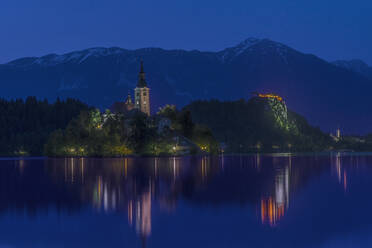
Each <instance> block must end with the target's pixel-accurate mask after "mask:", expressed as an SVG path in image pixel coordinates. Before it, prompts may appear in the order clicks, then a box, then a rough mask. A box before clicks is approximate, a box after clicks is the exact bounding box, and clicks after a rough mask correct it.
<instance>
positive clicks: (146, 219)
mask: <svg viewBox="0 0 372 248" xmlns="http://www.w3.org/2000/svg"><path fill="white" fill-rule="evenodd" d="M135 212H136V231H137V233H138V234H140V236H141V237H142V238H146V237H148V236H150V234H151V191H149V192H146V193H144V194H143V195H142V196H141V197H140V199H139V200H138V201H137V202H136V210H135Z"/></svg>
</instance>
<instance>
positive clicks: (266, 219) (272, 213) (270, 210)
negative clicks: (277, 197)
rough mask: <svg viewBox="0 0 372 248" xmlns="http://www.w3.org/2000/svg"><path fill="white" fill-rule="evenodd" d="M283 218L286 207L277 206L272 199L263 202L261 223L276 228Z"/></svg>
mask: <svg viewBox="0 0 372 248" xmlns="http://www.w3.org/2000/svg"><path fill="white" fill-rule="evenodd" d="M283 216H284V205H277V203H276V202H275V201H274V200H273V198H272V197H269V198H266V199H262V200H261V221H262V223H263V224H266V223H267V224H269V225H270V226H274V225H276V223H277V221H278V220H279V219H280V218H281V217H283Z"/></svg>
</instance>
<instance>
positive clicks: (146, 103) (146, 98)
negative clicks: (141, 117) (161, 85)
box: [134, 61, 150, 116]
mask: <svg viewBox="0 0 372 248" xmlns="http://www.w3.org/2000/svg"><path fill="white" fill-rule="evenodd" d="M134 94H135V95H134V99H135V103H134V106H135V108H136V109H138V110H140V111H141V112H143V113H145V114H147V115H148V116H150V89H149V88H148V87H147V82H146V79H145V72H144V70H143V61H141V69H140V73H139V76H138V82H137V87H136V88H135V89H134Z"/></svg>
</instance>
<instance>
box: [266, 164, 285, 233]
mask: <svg viewBox="0 0 372 248" xmlns="http://www.w3.org/2000/svg"><path fill="white" fill-rule="evenodd" d="M289 159H290V161H291V158H289ZM289 164H291V162H289ZM289 181H290V166H286V167H285V168H284V169H280V170H279V171H278V173H277V174H276V176H275V191H274V195H273V196H269V197H263V198H262V199H261V221H262V223H263V224H269V225H270V226H275V225H276V223H277V222H278V221H279V220H280V218H282V217H283V216H284V212H285V210H286V209H287V208H288V206H289V183H290V182H289Z"/></svg>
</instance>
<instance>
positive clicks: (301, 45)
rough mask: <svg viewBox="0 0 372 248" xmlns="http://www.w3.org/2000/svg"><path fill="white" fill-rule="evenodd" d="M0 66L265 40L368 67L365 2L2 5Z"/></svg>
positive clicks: (57, 0)
mask: <svg viewBox="0 0 372 248" xmlns="http://www.w3.org/2000/svg"><path fill="white" fill-rule="evenodd" d="M0 37H1V39H0V63H4V62H7V61H10V60H12V59H16V58H19V57H24V56H41V55H45V54H47V53H64V52H69V51H73V50H78V49H84V48H89V47H95V46H119V47H123V48H128V49H134V48H142V47H150V46H151V47H154V46H155V47H162V48H167V49H169V48H182V49H188V50H189V49H199V50H211V51H216V50H221V49H223V48H225V47H229V46H233V45H235V44H236V43H239V42H240V41H242V40H244V39H246V38H248V37H258V38H269V39H272V40H275V41H279V42H282V43H285V44H287V45H289V46H291V47H293V48H295V49H298V50H300V51H303V52H306V53H313V54H316V55H318V56H319V57H322V58H324V59H326V60H336V59H352V58H360V59H362V60H364V61H365V62H367V63H369V64H370V65H372V1H371V0H353V1H351V0H338V1H336V0H224V1H218V0H1V1H0Z"/></svg>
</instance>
